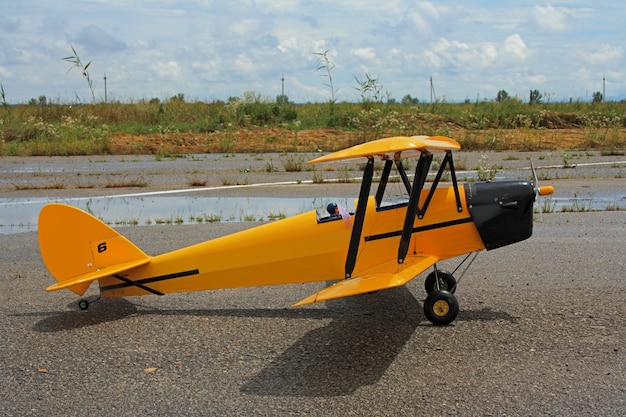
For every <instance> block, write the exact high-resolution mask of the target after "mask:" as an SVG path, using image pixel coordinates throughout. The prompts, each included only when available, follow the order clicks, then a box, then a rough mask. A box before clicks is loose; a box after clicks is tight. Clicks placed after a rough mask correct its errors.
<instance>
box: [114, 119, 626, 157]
mask: <svg viewBox="0 0 626 417" xmlns="http://www.w3.org/2000/svg"><path fill="white" fill-rule="evenodd" d="M410 134H419V132H413V133H410ZM423 134H429V135H434V134H439V132H436V133H427V130H426V129H425V130H424V132H423ZM445 135H447V136H450V137H452V138H453V139H455V140H457V141H459V142H460V143H461V146H462V149H464V150H494V151H504V150H511V151H539V150H570V149H615V148H620V143H621V142H623V138H625V137H626V129H621V130H620V131H619V132H618V134H617V137H615V136H616V135H615V132H612V133H610V132H608V131H607V132H605V131H600V130H597V131H594V132H590V131H587V130H585V129H582V128H572V127H568V128H555V129H550V128H546V129H486V130H467V129H462V128H459V127H456V126H448V127H446V128H445ZM385 136H389V134H385V133H379V134H375V133H372V134H367V135H365V134H364V133H363V132H357V131H346V130H339V129H315V130H290V129H286V128H281V127H268V128H254V129H239V130H233V131H219V132H208V133H194V132H168V133H153V134H148V135H130V134H117V135H113V136H112V137H111V143H110V146H109V151H110V153H113V154H164V155H168V154H191V153H265V152H316V151H319V150H321V151H325V152H328V151H334V150H338V149H342V148H346V147H348V146H351V145H354V144H356V143H360V142H363V141H365V140H372V139H376V138H379V137H385ZM620 138H622V139H621V141H620ZM622 147H623V146H622Z"/></svg>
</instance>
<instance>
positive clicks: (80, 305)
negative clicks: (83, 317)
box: [78, 300, 89, 310]
mask: <svg viewBox="0 0 626 417" xmlns="http://www.w3.org/2000/svg"><path fill="white" fill-rule="evenodd" d="M78 308H80V309H81V310H87V309H88V308H89V301H87V300H79V301H78Z"/></svg>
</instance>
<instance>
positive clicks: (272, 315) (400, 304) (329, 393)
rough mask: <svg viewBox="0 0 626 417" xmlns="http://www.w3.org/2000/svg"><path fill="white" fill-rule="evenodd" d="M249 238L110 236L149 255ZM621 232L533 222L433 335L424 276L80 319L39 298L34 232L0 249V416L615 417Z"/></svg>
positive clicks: (170, 229) (229, 294)
mask: <svg viewBox="0 0 626 417" xmlns="http://www.w3.org/2000/svg"><path fill="white" fill-rule="evenodd" d="M250 226H252V224H250V223H231V224H203V225H197V226H158V227H156V226H154V227H128V228H123V229H120V230H121V231H122V233H123V234H124V235H126V236H127V237H128V238H130V239H131V240H132V241H133V242H135V243H136V244H137V245H138V246H139V247H141V248H142V249H144V250H145V251H146V252H147V253H149V254H158V253H162V252H165V251H168V250H171V249H175V248H179V247H181V246H185V245H189V244H192V243H197V242H200V241H202V240H206V239H210V238H213V237H216V236H219V235H222V234H225V233H229V232H232V231H234V230H237V229H241V228H245V227H250ZM625 231H626V212H624V211H615V212H589V213H550V214H547V215H545V216H544V221H543V222H542V223H535V233H534V235H533V236H532V237H531V238H530V239H529V240H526V241H524V242H521V243H519V244H516V245H512V246H508V247H504V248H500V249H497V250H494V251H491V252H483V253H481V254H480V255H479V256H478V258H477V259H476V261H475V262H474V263H473V265H472V266H471V268H470V269H469V270H468V271H467V273H466V274H465V275H464V276H463V278H462V279H461V282H460V284H459V288H458V290H457V293H456V294H457V297H458V299H459V303H460V313H459V316H458V318H457V320H456V321H455V322H454V323H453V324H452V325H450V326H446V327H436V326H432V325H431V324H430V323H429V322H428V321H427V320H426V319H425V317H424V315H423V312H422V303H423V300H424V298H425V292H424V290H423V276H420V277H418V278H417V279H415V280H413V281H411V282H410V283H409V284H408V285H407V286H406V287H400V288H397V289H393V290H386V291H381V292H377V293H373V294H366V295H362V296H355V297H350V298H346V299H340V300H336V301H332V302H326V303H320V304H317V305H313V306H310V307H304V308H297V309H296V308H291V307H289V306H290V304H291V303H293V302H295V301H297V300H300V299H301V298H303V297H305V296H307V295H310V294H311V293H313V292H314V291H316V290H318V289H319V288H320V287H322V285H321V284H302V285H293V286H280V287H264V288H248V289H236V290H221V291H215V292H201V293H190V294H176V295H166V296H164V297H158V296H146V297H135V298H127V299H114V300H101V301H98V302H95V303H93V304H92V306H91V307H90V309H89V310H87V311H80V310H79V309H78V307H77V303H76V302H77V300H78V297H76V296H75V295H74V294H72V293H70V292H69V291H59V292H55V293H46V292H45V288H46V287H47V286H48V285H50V284H52V283H53V282H54V280H53V278H52V277H51V276H50V275H49V273H48V272H47V270H46V269H45V266H44V265H43V263H42V261H41V259H40V256H39V250H38V244H37V235H36V233H22V234H14V235H8V236H0V244H1V247H2V251H1V252H0V262H1V265H2V275H1V277H0V308H1V309H2V315H1V318H0V332H2V335H3V337H2V340H1V341H0V352H1V355H2V356H1V357H2V361H1V362H0V381H1V384H0V414H2V415H5V416H18V415H19V416H28V415H37V416H43V415H45V416H85V415H116V416H137V415H166V414H168V415H173V414H176V415H209V416H241V415H259V416H263V415H267V416H287V415H306V416H365V415H367V416H391V415H393V416H417V415H420V416H439V415H464V416H466V415H497V416H505V415H509V416H518V415H520V416H539V415H549V416H598V415H602V416H623V415H626V302H625V295H626V279H625V277H624V272H625V271H626V261H625V256H624V247H626V233H625ZM455 261H457V260H455ZM440 267H445V268H453V267H454V262H446V263H444V264H440ZM424 275H425V274H424ZM94 287H95V286H94ZM88 294H89V296H92V297H93V296H95V294H96V290H95V289H90V290H89V292H88Z"/></svg>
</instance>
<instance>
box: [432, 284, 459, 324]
mask: <svg viewBox="0 0 626 417" xmlns="http://www.w3.org/2000/svg"><path fill="white" fill-rule="evenodd" d="M458 314H459V302H458V301H457V299H456V297H455V296H454V294H452V293H450V292H448V291H434V292H432V293H430V294H428V297H426V300H425V301H424V315H425V316H426V318H427V319H428V320H429V321H430V322H431V323H432V324H434V325H437V326H445V325H447V324H450V323H452V322H453V321H454V319H455V318H456V316H457V315H458Z"/></svg>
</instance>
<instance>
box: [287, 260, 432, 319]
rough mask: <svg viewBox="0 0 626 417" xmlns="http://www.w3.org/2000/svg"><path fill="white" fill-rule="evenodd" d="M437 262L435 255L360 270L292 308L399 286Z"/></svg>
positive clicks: (389, 262)
mask: <svg viewBox="0 0 626 417" xmlns="http://www.w3.org/2000/svg"><path fill="white" fill-rule="evenodd" d="M438 260H439V258H438V257H436V256H434V255H415V256H407V257H406V259H405V260H404V263H402V264H398V262H397V261H396V260H395V259H392V260H390V261H388V262H384V263H381V264H379V265H377V266H375V267H372V268H369V269H366V270H364V271H361V273H359V274H358V276H356V277H353V278H349V279H345V280H342V281H339V282H337V283H335V284H333V285H331V286H330V287H327V288H324V289H323V290H321V291H318V292H316V293H315V294H313V295H311V296H309V297H307V298H305V299H303V300H301V301H298V302H297V303H295V304H293V307H299V306H303V305H307V304H312V303H316V302H319V301H328V300H334V299H335V298H341V297H349V296H351V295H357V294H365V293H368V292H372V291H378V290H384V289H387V288H393V287H399V286H401V285H404V284H406V283H407V282H409V281H410V280H412V279H413V278H415V277H416V276H418V275H419V274H421V273H422V272H424V271H425V270H426V269H428V268H430V267H431V266H433V265H434V264H435V263H436V262H437V261H438Z"/></svg>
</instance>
